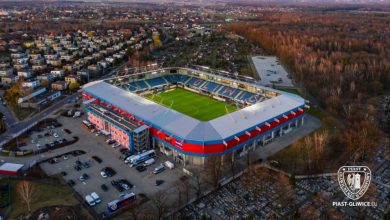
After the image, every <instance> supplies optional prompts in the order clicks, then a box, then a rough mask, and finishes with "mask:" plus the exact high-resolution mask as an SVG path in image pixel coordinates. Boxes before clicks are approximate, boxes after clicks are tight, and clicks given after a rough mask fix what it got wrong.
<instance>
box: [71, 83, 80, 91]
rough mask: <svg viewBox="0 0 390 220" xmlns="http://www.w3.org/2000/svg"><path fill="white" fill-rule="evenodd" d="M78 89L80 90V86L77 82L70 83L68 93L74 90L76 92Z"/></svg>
mask: <svg viewBox="0 0 390 220" xmlns="http://www.w3.org/2000/svg"><path fill="white" fill-rule="evenodd" d="M79 88H80V84H79V83H78V82H72V83H70V85H69V90H70V91H75V90H78V89H79Z"/></svg>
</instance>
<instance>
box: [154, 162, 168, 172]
mask: <svg viewBox="0 0 390 220" xmlns="http://www.w3.org/2000/svg"><path fill="white" fill-rule="evenodd" d="M164 170H165V167H164V165H163V164H160V165H158V166H157V167H156V168H154V170H153V173H154V174H159V173H161V172H163V171H164Z"/></svg>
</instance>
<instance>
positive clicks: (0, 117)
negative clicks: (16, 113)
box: [0, 112, 7, 133]
mask: <svg viewBox="0 0 390 220" xmlns="http://www.w3.org/2000/svg"><path fill="white" fill-rule="evenodd" d="M3 117H4V114H3V113H2V112H0V133H3V132H4V131H5V130H6V129H7V126H6V125H5V121H4V119H3Z"/></svg>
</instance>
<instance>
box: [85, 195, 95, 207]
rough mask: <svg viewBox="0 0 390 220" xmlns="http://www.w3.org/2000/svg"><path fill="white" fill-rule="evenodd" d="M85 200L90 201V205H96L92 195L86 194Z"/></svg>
mask: <svg viewBox="0 0 390 220" xmlns="http://www.w3.org/2000/svg"><path fill="white" fill-rule="evenodd" d="M85 201H86V202H87V203H88V205H89V206H94V205H96V203H95V200H94V199H93V198H92V196H91V195H86V196H85Z"/></svg>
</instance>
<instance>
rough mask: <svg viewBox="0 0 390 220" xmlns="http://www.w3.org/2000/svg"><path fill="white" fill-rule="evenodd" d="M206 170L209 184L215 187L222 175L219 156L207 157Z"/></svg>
mask: <svg viewBox="0 0 390 220" xmlns="http://www.w3.org/2000/svg"><path fill="white" fill-rule="evenodd" d="M206 171H207V172H208V177H209V178H210V179H209V180H210V182H211V184H212V185H213V187H215V188H217V187H218V184H219V180H220V179H221V176H222V164H221V157H219V156H215V157H209V158H208V160H207V164H206Z"/></svg>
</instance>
